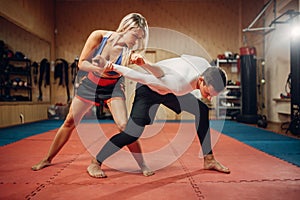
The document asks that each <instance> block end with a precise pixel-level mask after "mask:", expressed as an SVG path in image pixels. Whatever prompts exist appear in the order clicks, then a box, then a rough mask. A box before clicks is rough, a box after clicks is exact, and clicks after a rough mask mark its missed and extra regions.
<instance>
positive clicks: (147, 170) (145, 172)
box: [141, 164, 155, 176]
mask: <svg viewBox="0 0 300 200" xmlns="http://www.w3.org/2000/svg"><path fill="white" fill-rule="evenodd" d="M141 170H142V173H143V175H144V176H152V175H154V174H155V172H154V171H152V170H151V169H150V168H149V167H148V166H147V165H145V164H143V165H142V166H141Z"/></svg>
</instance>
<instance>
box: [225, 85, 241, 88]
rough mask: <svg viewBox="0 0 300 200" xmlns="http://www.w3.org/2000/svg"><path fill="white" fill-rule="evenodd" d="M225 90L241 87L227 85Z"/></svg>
mask: <svg viewBox="0 0 300 200" xmlns="http://www.w3.org/2000/svg"><path fill="white" fill-rule="evenodd" d="M226 88H227V89H240V88H241V86H240V85H227V86H226Z"/></svg>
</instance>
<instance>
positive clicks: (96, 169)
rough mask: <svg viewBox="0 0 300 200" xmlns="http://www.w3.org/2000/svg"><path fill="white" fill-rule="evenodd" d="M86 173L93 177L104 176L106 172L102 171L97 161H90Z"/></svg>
mask: <svg viewBox="0 0 300 200" xmlns="http://www.w3.org/2000/svg"><path fill="white" fill-rule="evenodd" d="M87 172H88V174H89V175H90V176H91V177H93V178H106V177H107V176H106V174H105V173H104V171H102V169H101V167H100V165H99V164H98V163H94V162H92V163H91V164H90V165H89V166H88V168H87Z"/></svg>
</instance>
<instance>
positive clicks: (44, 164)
mask: <svg viewBox="0 0 300 200" xmlns="http://www.w3.org/2000/svg"><path fill="white" fill-rule="evenodd" d="M50 165H51V163H50V162H49V161H48V160H41V161H40V162H39V163H38V164H35V165H33V166H32V167H31V169H32V170H33V171H38V170H40V169H43V168H45V167H48V166H50Z"/></svg>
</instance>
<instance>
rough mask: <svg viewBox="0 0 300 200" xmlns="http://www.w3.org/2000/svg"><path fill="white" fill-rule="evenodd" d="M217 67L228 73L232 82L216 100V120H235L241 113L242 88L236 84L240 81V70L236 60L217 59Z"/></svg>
mask: <svg viewBox="0 0 300 200" xmlns="http://www.w3.org/2000/svg"><path fill="white" fill-rule="evenodd" d="M216 61H217V63H216V65H217V67H220V68H223V69H224V71H226V73H227V77H229V78H228V79H229V80H231V81H232V83H229V82H228V83H229V84H230V85H227V86H226V90H225V91H224V92H223V93H221V94H220V95H219V96H217V98H216V104H215V105H216V106H215V107H216V118H217V119H230V118H231V119H233V118H235V117H236V115H238V114H239V113H241V110H242V107H241V105H242V103H241V101H242V100H241V86H240V85H237V84H235V81H238V80H239V79H240V78H239V70H238V67H237V63H238V60H236V59H217V60H216Z"/></svg>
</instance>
